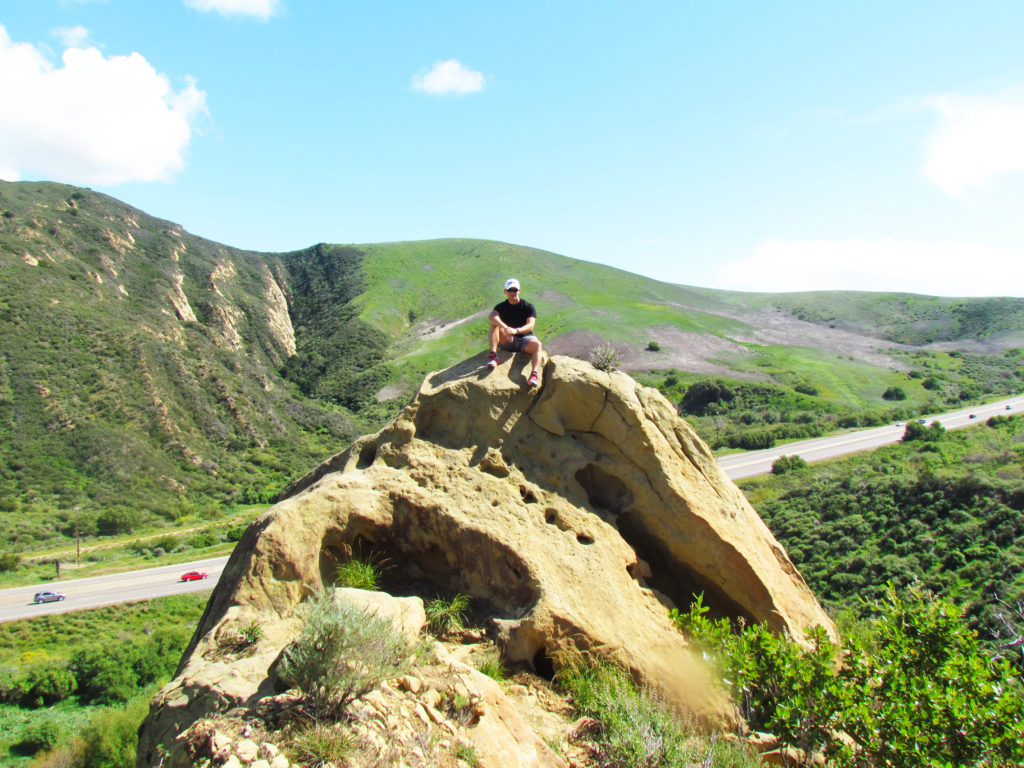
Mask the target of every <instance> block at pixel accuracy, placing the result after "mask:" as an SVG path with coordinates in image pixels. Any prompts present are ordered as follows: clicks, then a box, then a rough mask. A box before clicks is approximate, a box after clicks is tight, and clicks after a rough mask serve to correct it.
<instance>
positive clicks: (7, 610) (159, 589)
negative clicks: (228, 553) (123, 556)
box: [0, 557, 228, 622]
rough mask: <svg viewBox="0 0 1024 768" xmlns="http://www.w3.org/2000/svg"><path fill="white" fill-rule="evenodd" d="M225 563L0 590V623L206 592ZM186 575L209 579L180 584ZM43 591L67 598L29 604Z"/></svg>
mask: <svg viewBox="0 0 1024 768" xmlns="http://www.w3.org/2000/svg"><path fill="white" fill-rule="evenodd" d="M227 561H228V559H227V557H213V558H209V559H207V560H196V561H194V562H191V563H178V564H176V565H161V566H159V567H157V568H146V569H144V570H141V571H128V572H126V573H108V574H106V575H105V576H90V577H88V578H84V579H68V580H66V581H48V582H46V583H45V584H35V585H32V586H28V587H12V588H10V589H3V590H0V622H4V621H14V620H15V619H24V618H28V617H30V616H45V615H47V614H51V613H68V612H69V611H80V610H82V609H83V608H99V607H100V606H104V605H114V604H116V603H129V602H132V601H133V600H150V599H152V598H154V597H164V596H165V595H181V594H184V593H186V592H203V591H208V590H211V589H213V587H214V586H215V585H216V584H217V580H218V579H219V578H220V574H221V571H223V570H224V565H225V564H226V563H227ZM186 571H202V572H204V573H206V574H209V578H206V579H202V580H201V581H182V580H181V574H183V573H185V572H186ZM44 590H48V591H50V592H59V593H61V594H64V595H67V599H65V600H61V601H60V602H57V603H39V604H38V605H36V604H33V602H32V595H34V594H35V593H36V592H42V591H44Z"/></svg>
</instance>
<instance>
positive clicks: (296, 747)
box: [286, 722, 355, 768]
mask: <svg viewBox="0 0 1024 768" xmlns="http://www.w3.org/2000/svg"><path fill="white" fill-rule="evenodd" d="M354 745H355V742H354V739H353V737H352V736H351V734H349V733H346V732H345V731H343V730H341V729H340V728H339V727H338V726H337V725H323V724H320V723H317V722H312V723H307V724H306V725H305V726H304V727H302V728H301V729H299V730H297V731H296V732H295V733H294V734H293V735H292V737H291V740H290V742H289V743H288V745H287V746H286V751H287V753H288V756H289V757H290V758H291V759H292V761H293V762H297V763H299V764H300V765H306V766H311V767H312V768H318V767H320V766H331V765H347V764H348V763H347V760H346V758H347V757H348V756H349V755H350V754H351V753H352V750H353V747H354Z"/></svg>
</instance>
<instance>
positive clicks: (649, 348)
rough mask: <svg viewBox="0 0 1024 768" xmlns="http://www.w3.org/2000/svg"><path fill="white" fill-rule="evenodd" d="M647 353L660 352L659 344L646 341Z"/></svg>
mask: <svg viewBox="0 0 1024 768" xmlns="http://www.w3.org/2000/svg"><path fill="white" fill-rule="evenodd" d="M647 351H648V352H660V351H661V344H659V343H658V342H656V341H648V342H647Z"/></svg>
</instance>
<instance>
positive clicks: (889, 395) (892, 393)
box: [882, 387, 907, 400]
mask: <svg viewBox="0 0 1024 768" xmlns="http://www.w3.org/2000/svg"><path fill="white" fill-rule="evenodd" d="M882 399H883V400H906V399H907V393H906V392H904V391H903V389H902V388H900V387H889V388H888V389H887V390H885V392H883V393H882Z"/></svg>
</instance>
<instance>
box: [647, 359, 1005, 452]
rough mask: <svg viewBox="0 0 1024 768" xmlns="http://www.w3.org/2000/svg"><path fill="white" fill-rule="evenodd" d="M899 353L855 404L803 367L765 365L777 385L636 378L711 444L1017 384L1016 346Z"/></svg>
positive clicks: (729, 444) (827, 428)
mask: <svg viewBox="0 0 1024 768" xmlns="http://www.w3.org/2000/svg"><path fill="white" fill-rule="evenodd" d="M903 358H904V363H905V364H906V365H907V366H908V370H907V371H906V372H905V373H900V374H896V375H894V377H892V378H890V379H888V381H893V382H897V383H892V384H889V385H888V386H887V387H885V389H878V391H877V392H876V396H875V398H874V400H873V401H870V402H868V403H866V404H865V407H863V408H860V409H857V410H850V409H849V408H848V407H844V406H840V405H839V404H837V403H836V401H835V399H834V397H833V396H831V394H830V393H827V392H822V391H821V390H819V388H818V387H819V386H826V384H824V383H823V382H822V381H821V380H818V381H816V382H815V383H812V382H811V379H810V378H809V377H808V373H807V371H804V372H799V371H798V370H797V371H792V372H790V373H789V374H788V375H787V374H783V372H781V371H773V379H774V380H776V381H780V382H782V383H770V382H750V381H745V380H742V379H732V378H725V377H715V378H706V377H696V376H693V375H692V374H691V375H688V374H684V373H680V372H679V371H676V370H669V371H655V372H652V374H649V375H648V376H646V377H644V378H645V380H646V382H647V383H648V384H649V385H653V386H655V387H657V388H658V389H659V390H660V391H661V392H662V394H664V395H665V396H666V397H668V398H669V400H671V401H673V402H674V403H676V405H677V407H678V409H679V412H680V414H682V415H683V416H685V417H686V418H687V419H688V420H689V421H690V422H691V423H692V424H693V425H694V427H695V428H696V429H697V430H698V431H699V432H700V433H701V436H702V437H703V438H704V439H705V440H707V441H708V443H709V444H710V445H711V447H712V448H715V449H718V448H740V449H743V450H758V449H761V448H770V447H771V446H773V445H775V444H776V443H778V442H780V441H785V440H802V439H806V438H811V437H819V436H821V435H826V434H830V433H832V432H835V431H837V430H840V429H849V428H859V427H872V426H877V425H880V424H888V423H892V422H893V421H898V420H901V419H908V418H913V417H916V416H919V415H922V414H926V413H938V412H940V411H942V410H946V409H949V408H956V407H960V406H962V405H964V404H966V403H970V402H975V401H977V400H978V399H979V398H983V397H989V396H993V395H1003V394H1009V393H1012V392H1014V391H1017V390H1020V389H1024V364H1022V360H1021V352H1020V350H1019V349H1016V348H1011V349H1009V350H1006V351H1005V352H1002V353H1000V354H988V355H981V354H966V353H959V352H950V353H947V352H925V351H918V352H914V353H908V354H906V355H904V356H903ZM879 386H881V385H879Z"/></svg>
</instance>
